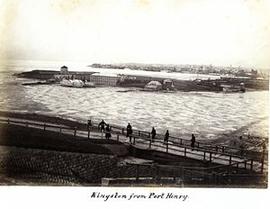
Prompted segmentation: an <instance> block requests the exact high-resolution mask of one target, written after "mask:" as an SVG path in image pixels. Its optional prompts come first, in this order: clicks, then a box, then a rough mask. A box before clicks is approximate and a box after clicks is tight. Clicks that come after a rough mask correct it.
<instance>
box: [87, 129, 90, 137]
mask: <svg viewBox="0 0 270 209" xmlns="http://www.w3.org/2000/svg"><path fill="white" fill-rule="evenodd" d="M87 139H90V128H88V132H87Z"/></svg>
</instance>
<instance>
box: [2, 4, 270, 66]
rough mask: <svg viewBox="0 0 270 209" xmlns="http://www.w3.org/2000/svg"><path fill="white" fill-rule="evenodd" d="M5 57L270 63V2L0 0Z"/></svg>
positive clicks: (150, 61) (234, 64)
mask: <svg viewBox="0 0 270 209" xmlns="http://www.w3.org/2000/svg"><path fill="white" fill-rule="evenodd" d="M0 20H1V21H0V58H1V59H2V60H3V59H4V60H5V59H28V60H69V61H87V62H89V64H91V63H123V62H138V63H160V64H206V65H208V64H213V65H221V66H229V65H232V66H247V67H258V68H269V67H270V59H269V55H270V41H269V40H270V39H269V37H270V1H269V0H43V1H37V0H0Z"/></svg>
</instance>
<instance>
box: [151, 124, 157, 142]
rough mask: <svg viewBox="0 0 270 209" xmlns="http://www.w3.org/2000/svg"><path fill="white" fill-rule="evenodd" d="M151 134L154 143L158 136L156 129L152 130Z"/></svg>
mask: <svg viewBox="0 0 270 209" xmlns="http://www.w3.org/2000/svg"><path fill="white" fill-rule="evenodd" d="M151 134H152V141H154V139H155V137H156V134H157V133H156V129H155V128H154V127H153V128H152V131H151Z"/></svg>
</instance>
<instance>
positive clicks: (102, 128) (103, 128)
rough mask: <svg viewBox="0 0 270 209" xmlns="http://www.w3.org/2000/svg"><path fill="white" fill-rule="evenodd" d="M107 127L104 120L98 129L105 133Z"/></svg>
mask: <svg viewBox="0 0 270 209" xmlns="http://www.w3.org/2000/svg"><path fill="white" fill-rule="evenodd" d="M105 125H106V123H105V121H104V120H102V121H101V122H100V123H99V124H98V128H99V129H100V130H101V131H102V132H104V130H105Z"/></svg>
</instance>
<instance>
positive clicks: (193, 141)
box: [190, 134, 196, 151]
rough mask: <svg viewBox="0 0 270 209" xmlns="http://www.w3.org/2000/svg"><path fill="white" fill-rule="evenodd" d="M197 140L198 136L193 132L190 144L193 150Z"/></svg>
mask: <svg viewBox="0 0 270 209" xmlns="http://www.w3.org/2000/svg"><path fill="white" fill-rule="evenodd" d="M195 142H196V138H195V136H194V134H191V144H190V146H191V147H192V151H193V149H194V147H195Z"/></svg>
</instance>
